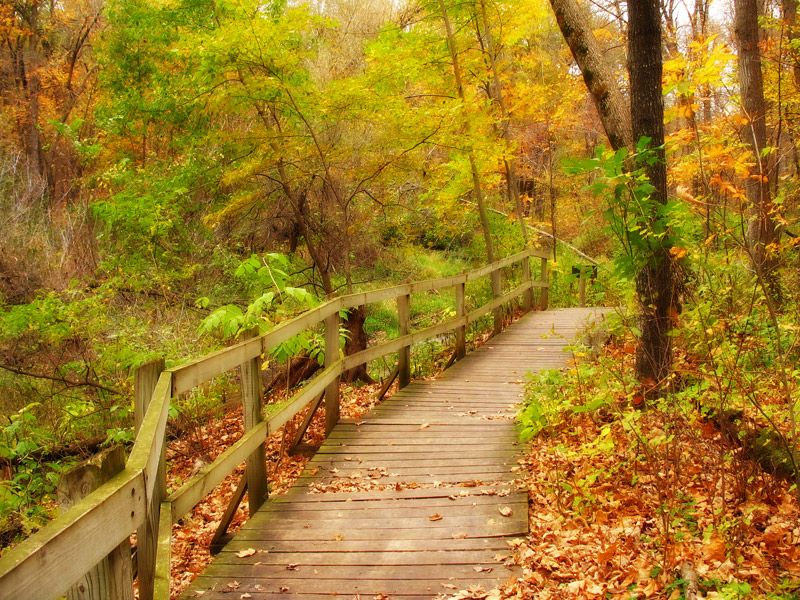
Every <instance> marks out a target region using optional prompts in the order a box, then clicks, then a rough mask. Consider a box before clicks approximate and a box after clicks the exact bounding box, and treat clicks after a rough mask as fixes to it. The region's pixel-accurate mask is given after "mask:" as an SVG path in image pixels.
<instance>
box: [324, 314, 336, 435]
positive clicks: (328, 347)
mask: <svg viewBox="0 0 800 600" xmlns="http://www.w3.org/2000/svg"><path fill="white" fill-rule="evenodd" d="M337 360H339V313H338V312H335V313H333V314H332V315H331V316H329V317H328V318H326V319H325V367H326V368H327V367H330V366H331V365H332V364H333V363H335V362H336V361H337ZM338 421H339V377H336V378H335V379H334V380H333V381H332V382H331V383H330V384H328V387H326V388H325V435H326V436H327V435H328V434H329V433H330V432H331V429H333V426H334V425H336V423H337V422H338Z"/></svg>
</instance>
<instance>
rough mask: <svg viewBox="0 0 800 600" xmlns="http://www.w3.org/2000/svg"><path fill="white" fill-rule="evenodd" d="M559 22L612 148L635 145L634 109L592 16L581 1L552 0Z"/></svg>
mask: <svg viewBox="0 0 800 600" xmlns="http://www.w3.org/2000/svg"><path fill="white" fill-rule="evenodd" d="M550 4H551V6H552V7H553V12H554V13H555V15H556V21H557V22H558V26H559V28H560V29H561V33H562V34H563V35H564V39H565V40H566V42H567V45H568V46H569V49H570V51H571V52H572V56H573V57H574V58H575V62H576V63H577V64H578V67H579V68H580V70H581V73H582V74H583V80H584V82H585V83H586V87H587V88H588V89H589V93H590V94H591V96H592V100H593V101H594V104H595V106H596V107H597V112H598V113H599V114H600V120H601V121H602V122H603V128H604V129H605V132H606V135H607V136H608V141H609V142H610V143H611V147H612V148H614V149H615V150H616V149H619V148H629V149H630V148H633V140H634V135H633V133H632V129H631V119H630V112H629V108H628V104H627V102H625V98H624V96H623V95H622V92H621V91H620V89H619V84H618V83H617V79H616V78H615V77H614V74H613V73H612V71H611V68H610V67H609V65H608V62H606V60H605V59H604V58H603V53H602V51H601V50H600V46H599V44H598V43H597V39H596V38H595V36H594V33H593V32H592V27H591V24H590V23H589V19H588V18H587V16H586V14H585V13H584V11H583V9H581V7H580V6H579V5H578V3H577V0H550Z"/></svg>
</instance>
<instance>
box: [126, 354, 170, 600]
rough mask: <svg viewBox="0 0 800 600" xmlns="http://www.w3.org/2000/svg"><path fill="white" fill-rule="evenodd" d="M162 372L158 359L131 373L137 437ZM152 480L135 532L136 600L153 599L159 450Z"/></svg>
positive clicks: (162, 464)
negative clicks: (145, 512)
mask: <svg viewBox="0 0 800 600" xmlns="http://www.w3.org/2000/svg"><path fill="white" fill-rule="evenodd" d="M163 370H164V359H163V358H159V359H157V360H154V361H152V362H149V363H146V364H144V365H142V366H141V367H139V368H138V369H136V372H135V373H134V376H133V390H134V425H135V430H136V433H139V428H140V427H141V426H142V421H144V415H145V413H146V412H147V407H148V406H149V405H150V399H151V398H152V396H153V391H154V390H155V389H156V384H157V383H158V377H159V375H160V374H161V372H162V371H163ZM156 477H157V481H156V484H155V487H154V488H153V497H152V498H151V499H150V502H149V503H148V505H147V507H146V510H147V514H146V515H145V519H144V523H143V524H142V526H141V527H140V528H139V529H138V530H137V531H136V564H137V568H138V571H139V575H138V579H139V598H140V600H152V599H153V586H154V585H155V565H156V547H157V544H158V522H159V511H160V507H161V501H162V500H163V499H164V498H165V497H166V495H167V466H166V455H165V453H164V451H163V450H162V452H161V457H160V459H159V462H158V471H157V472H156Z"/></svg>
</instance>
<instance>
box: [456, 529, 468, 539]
mask: <svg viewBox="0 0 800 600" xmlns="http://www.w3.org/2000/svg"><path fill="white" fill-rule="evenodd" d="M467 535H468V534H467V532H466V531H462V532H461V533H454V534H453V539H454V540H465V539H467Z"/></svg>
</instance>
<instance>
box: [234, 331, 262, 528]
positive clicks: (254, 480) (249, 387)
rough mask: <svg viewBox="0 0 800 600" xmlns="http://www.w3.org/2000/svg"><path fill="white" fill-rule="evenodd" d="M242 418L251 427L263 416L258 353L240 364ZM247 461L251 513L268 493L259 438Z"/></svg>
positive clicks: (249, 335)
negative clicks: (258, 442)
mask: <svg viewBox="0 0 800 600" xmlns="http://www.w3.org/2000/svg"><path fill="white" fill-rule="evenodd" d="M256 331H257V330H255V329H253V330H250V331H247V332H245V333H243V334H242V339H245V340H246V339H250V338H253V337H255V336H256ZM240 368H241V388H242V420H243V421H244V430H245V431H250V430H251V429H253V427H256V426H257V425H258V424H259V423H261V422H262V421H263V420H264V412H263V408H264V406H263V405H264V402H263V395H262V393H261V355H258V356H255V357H253V358H251V359H249V360H246V361H244V362H243V363H242V364H241V367H240ZM245 462H246V464H247V467H246V471H245V477H247V503H248V507H249V509H250V513H251V514H252V513H254V512H255V511H256V510H258V507H259V506H261V503H262V502H264V499H265V498H266V497H267V450H266V444H265V443H264V442H262V443H261V444H259V445H258V446H257V447H256V448H255V450H253V452H252V453H251V454H250V455H249V456H248V457H247V458H246V459H245Z"/></svg>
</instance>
